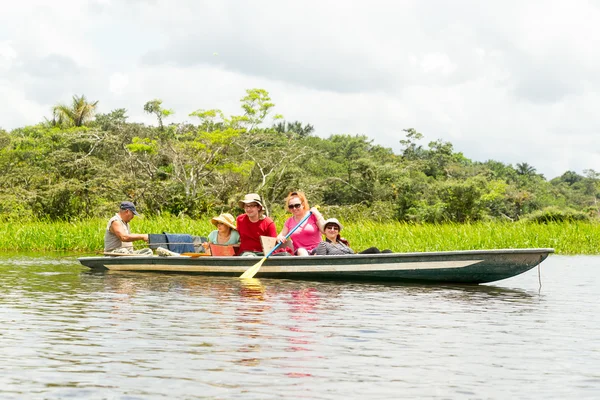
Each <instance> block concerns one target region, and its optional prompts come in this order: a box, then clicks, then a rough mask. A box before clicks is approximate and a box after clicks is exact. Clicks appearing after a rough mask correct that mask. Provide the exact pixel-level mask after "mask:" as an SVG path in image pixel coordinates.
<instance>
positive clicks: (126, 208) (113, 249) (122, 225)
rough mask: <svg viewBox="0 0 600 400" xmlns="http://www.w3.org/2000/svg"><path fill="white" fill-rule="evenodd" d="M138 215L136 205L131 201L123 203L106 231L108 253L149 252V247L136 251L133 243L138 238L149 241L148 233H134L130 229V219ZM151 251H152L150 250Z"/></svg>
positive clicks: (105, 240)
mask: <svg viewBox="0 0 600 400" xmlns="http://www.w3.org/2000/svg"><path fill="white" fill-rule="evenodd" d="M136 215H139V214H138V213H137V211H136V210H135V205H134V204H133V203H132V202H130V201H124V202H122V203H121V206H120V209H119V212H118V213H116V214H115V215H114V217H112V218H111V219H110V220H109V221H108V224H107V225H106V232H105V233H104V251H105V252H107V253H140V254H146V253H148V250H150V249H148V248H146V249H142V250H138V251H134V250H133V243H132V242H135V241H136V240H144V241H145V242H148V235H147V234H132V233H131V232H130V230H129V221H131V220H132V219H133V217H135V216H136ZM149 253H152V250H150V252H149Z"/></svg>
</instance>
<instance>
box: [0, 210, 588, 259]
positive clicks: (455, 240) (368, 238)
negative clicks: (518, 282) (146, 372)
mask: <svg viewBox="0 0 600 400" xmlns="http://www.w3.org/2000/svg"><path fill="white" fill-rule="evenodd" d="M107 221H108V219H106V220H105V219H89V220H83V221H78V222H44V221H26V222H16V221H4V222H3V223H2V224H1V225H0V252H13V253H14V252H26V253H31V252H43V251H47V252H76V253H100V252H101V251H102V248H103V241H104V229H105V227H106V223H107ZM276 223H277V227H278V230H279V229H281V226H282V225H283V221H276ZM342 223H344V222H342ZM130 226H131V229H132V232H136V233H162V232H168V233H189V234H192V235H199V236H207V235H208V233H209V232H210V231H212V230H213V229H215V228H214V226H213V225H212V224H211V223H210V219H208V218H207V219H205V220H192V219H189V218H176V217H158V218H151V219H150V218H136V219H134V220H133V221H132V222H131V223H130ZM342 236H344V237H346V238H347V239H348V240H349V241H350V245H351V247H352V248H353V249H354V250H355V251H360V250H363V249H365V248H367V247H371V246H376V247H379V248H380V249H391V250H393V251H395V252H421V251H451V250H482V249H515V248H533V247H536V248H537V247H552V248H554V249H555V251H556V254H566V255H575V254H600V244H599V241H598V238H600V224H597V223H590V222H580V221H576V222H556V223H548V224H535V223H507V222H493V223H489V222H485V223H484V222H478V223H468V224H439V225H432V224H409V223H402V222H388V223H380V222H371V221H364V222H360V223H356V222H354V223H344V230H343V231H342ZM144 245H145V244H144V243H143V242H136V243H135V247H136V248H141V247H144Z"/></svg>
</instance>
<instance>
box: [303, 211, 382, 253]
mask: <svg viewBox="0 0 600 400" xmlns="http://www.w3.org/2000/svg"><path fill="white" fill-rule="evenodd" d="M342 228H343V226H342V224H340V221H338V220H337V218H329V219H327V220H325V223H324V224H323V233H324V234H325V240H324V241H322V242H321V243H319V245H318V246H317V248H316V250H315V255H318V256H344V255H348V254H355V253H354V250H352V249H351V248H350V246H349V243H348V241H347V240H346V239H344V238H342V237H341V236H340V232H341V231H342ZM391 252H392V251H391V250H383V251H380V250H379V249H378V248H377V247H369V248H368V249H366V250H363V251H361V252H360V253H359V254H377V253H391Z"/></svg>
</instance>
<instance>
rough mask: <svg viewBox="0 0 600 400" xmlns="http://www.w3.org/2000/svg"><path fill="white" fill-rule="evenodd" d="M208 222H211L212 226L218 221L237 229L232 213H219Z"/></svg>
mask: <svg viewBox="0 0 600 400" xmlns="http://www.w3.org/2000/svg"><path fill="white" fill-rule="evenodd" d="M210 222H212V224H213V225H214V226H217V224H218V223H222V224H225V225H227V226H228V227H230V228H231V229H237V228H236V227H235V218H233V215H231V214H228V213H225V214H221V215H219V216H218V217H214V218H213V219H211V220H210Z"/></svg>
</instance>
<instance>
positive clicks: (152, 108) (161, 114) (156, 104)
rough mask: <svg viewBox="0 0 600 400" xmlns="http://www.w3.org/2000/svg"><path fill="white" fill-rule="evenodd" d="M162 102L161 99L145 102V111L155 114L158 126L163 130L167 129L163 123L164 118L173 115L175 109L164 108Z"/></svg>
mask: <svg viewBox="0 0 600 400" xmlns="http://www.w3.org/2000/svg"><path fill="white" fill-rule="evenodd" d="M161 104H162V100H161V99H154V100H150V101H148V102H146V104H144V111H145V112H147V113H148V114H154V115H155V116H156V119H157V120H158V128H159V129H160V130H161V131H163V130H164V129H165V128H164V125H163V119H165V118H167V117H168V116H170V115H172V114H173V113H174V111H173V110H170V109H166V108H162V106H161Z"/></svg>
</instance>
